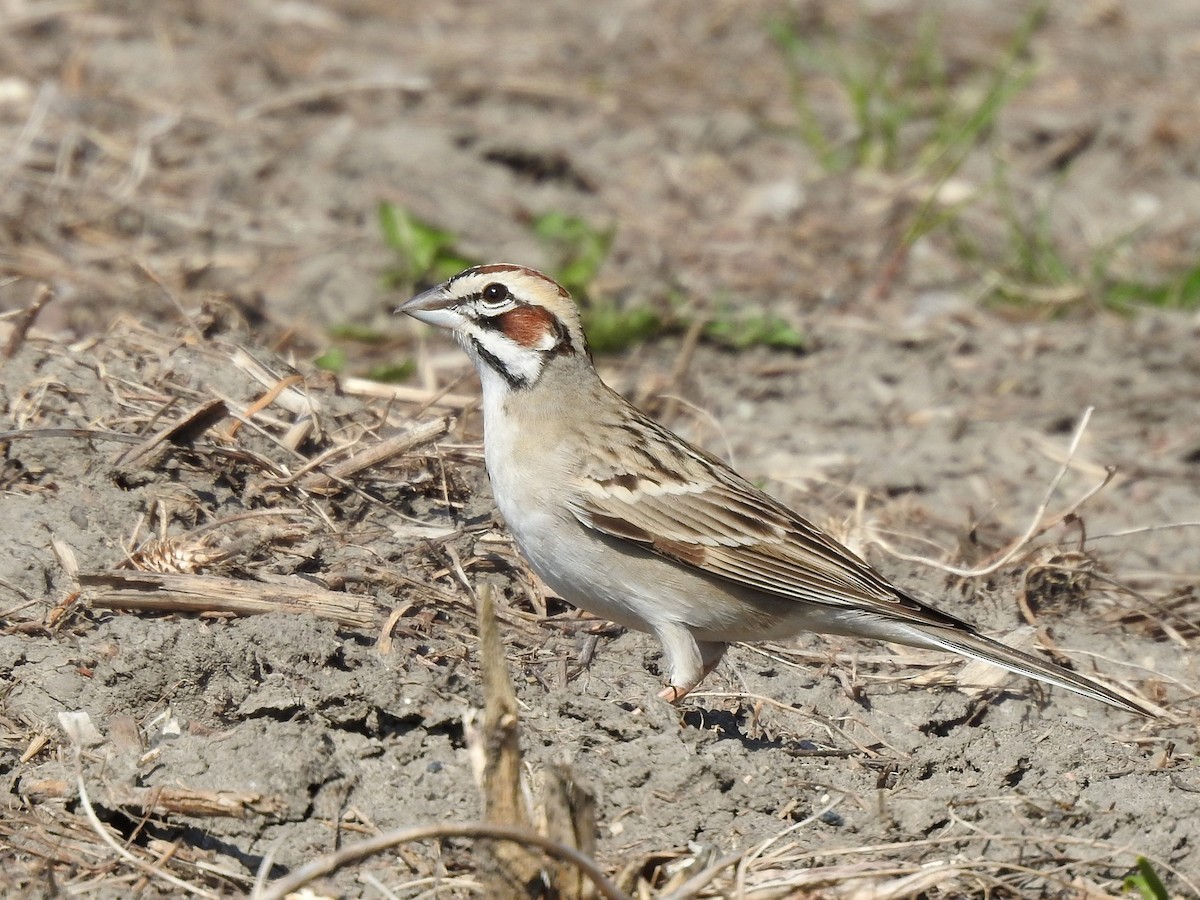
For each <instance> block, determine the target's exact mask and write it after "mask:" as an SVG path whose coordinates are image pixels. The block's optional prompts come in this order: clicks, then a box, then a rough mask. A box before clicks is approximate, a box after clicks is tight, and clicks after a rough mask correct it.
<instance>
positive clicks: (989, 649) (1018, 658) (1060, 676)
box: [914, 626, 1159, 718]
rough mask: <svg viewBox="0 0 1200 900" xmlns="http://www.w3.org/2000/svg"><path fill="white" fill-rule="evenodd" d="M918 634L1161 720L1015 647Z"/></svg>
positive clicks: (947, 634) (971, 637) (955, 633)
mask: <svg viewBox="0 0 1200 900" xmlns="http://www.w3.org/2000/svg"><path fill="white" fill-rule="evenodd" d="M914 631H917V632H919V634H920V635H921V637H922V638H923V639H924V640H923V641H922V643H923V644H924V645H925V646H930V645H932V646H935V647H938V648H941V649H943V650H949V651H951V652H953V653H958V654H961V655H962V656H966V657H969V658H971V659H981V660H983V661H984V662H989V663H991V664H992V665H996V666H1000V668H1002V669H1007V670H1008V671H1010V672H1016V673H1017V674H1018V675H1024V676H1025V677H1027V678H1034V679H1036V680H1038V681H1044V682H1046V683H1047V684H1052V685H1054V686H1056V687H1060V688H1063V689H1065V690H1068V691H1073V692H1074V693H1076V694H1081V695H1082V696H1084V697H1091V698H1092V699H1093V700H1099V701H1100V702H1101V703H1107V704H1108V705H1109V706H1115V707H1117V708H1118V709H1123V710H1126V711H1127V712H1131V713H1137V714H1138V715H1141V716H1147V717H1149V718H1157V717H1158V715H1159V712H1158V711H1157V710H1155V709H1153V708H1152V707H1150V706H1147V705H1145V704H1143V703H1142V702H1140V701H1138V700H1134V699H1132V698H1129V697H1124V696H1122V695H1121V694H1118V693H1117V692H1116V691H1113V690H1110V689H1109V688H1106V687H1105V686H1104V685H1102V684H1100V683H1099V682H1096V681H1093V680H1092V679H1090V678H1086V677H1084V676H1083V675H1077V674H1076V673H1074V672H1072V671H1070V670H1069V669H1064V668H1063V667H1062V666H1060V665H1056V664H1055V663H1052V662H1049V661H1048V660H1044V659H1038V658H1037V657H1036V656H1030V655H1029V654H1028V653H1022V652H1021V651H1020V650H1014V649H1013V648H1012V647H1008V646H1006V645H1004V644H1001V643H1000V642H998V641H994V640H992V639H991V638H986V637H984V636H983V635H981V634H972V633H971V632H967V631H959V630H953V629H949V628H946V629H942V628H934V627H929V626H923V627H920V628H917V629H914ZM925 641H928V644H925Z"/></svg>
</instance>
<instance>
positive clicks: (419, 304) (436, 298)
mask: <svg viewBox="0 0 1200 900" xmlns="http://www.w3.org/2000/svg"><path fill="white" fill-rule="evenodd" d="M454 303H455V298H454V297H453V296H451V295H450V294H449V292H447V290H446V286H445V285H444V284H439V285H438V286H437V287H435V288H430V289H429V290H427V291H425V292H424V293H421V294H417V296H415V297H413V298H412V299H411V300H409V301H408V302H407V303H405V304H404V305H402V306H400V307H399V308H397V309H396V312H398V313H404V314H405V315H408V316H412V317H413V318H414V319H417V320H419V321H421V322H425V323H426V324H429V325H436V326H437V327H439V328H449V329H451V330H456V329H457V328H458V327H459V325H460V324H461V323H462V320H463V317H462V315H461V314H460V313H459V312H458V311H457V310H455V309H454Z"/></svg>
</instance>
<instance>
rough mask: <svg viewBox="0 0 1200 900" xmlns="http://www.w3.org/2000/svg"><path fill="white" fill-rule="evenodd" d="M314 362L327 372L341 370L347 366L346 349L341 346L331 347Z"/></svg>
mask: <svg viewBox="0 0 1200 900" xmlns="http://www.w3.org/2000/svg"><path fill="white" fill-rule="evenodd" d="M313 363H314V364H315V365H316V367H317V368H318V369H324V370H325V371H326V372H341V371H342V370H343V369H345V368H346V351H345V350H343V349H342V348H341V347H330V348H329V349H328V350H326V351H325V352H324V353H322V354H321V355H320V356H318V357H317V358H316V359H315V360H313Z"/></svg>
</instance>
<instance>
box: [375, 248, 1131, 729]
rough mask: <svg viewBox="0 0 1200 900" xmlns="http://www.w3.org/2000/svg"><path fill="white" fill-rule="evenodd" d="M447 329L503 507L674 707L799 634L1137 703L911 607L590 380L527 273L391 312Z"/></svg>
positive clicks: (720, 466)
mask: <svg viewBox="0 0 1200 900" xmlns="http://www.w3.org/2000/svg"><path fill="white" fill-rule="evenodd" d="M397 311H398V312H403V313H407V314H408V315H410V316H413V317H414V318H416V319H419V320H421V321H422V322H427V323H429V324H430V325H436V326H439V327H441V328H445V329H448V330H449V331H451V332H453V334H454V337H455V338H456V339H457V340H458V343H459V344H460V345H461V346H462V348H463V349H464V350H465V351H466V352H467V354H468V355H469V356H470V357H471V359H472V361H473V362H474V363H475V367H476V369H477V370H478V372H479V378H480V381H481V382H482V386H483V401H482V405H483V424H484V456H485V459H486V461H487V470H488V475H489V477H490V478H491V483H492V490H493V492H494V494H495V499H496V505H497V506H498V507H499V509H500V513H501V514H502V515H503V516H504V520H505V522H506V523H507V524H508V527H509V529H510V530H511V531H512V535H513V537H514V538H515V539H516V542H517V546H518V547H519V548H520V550H521V552H522V554H523V555H524V556H525V558H526V559H527V560H528V562H529V564H530V566H531V567H532V568H533V570H534V571H535V572H536V573H537V574H538V575H539V576H540V577H541V578H542V580H544V581H545V582H546V584H548V585H549V586H550V587H551V588H552V589H553V590H554V591H556V592H557V593H559V594H560V595H562V596H563V597H564V598H565V599H567V600H568V601H570V602H571V603H574V604H576V605H577V606H580V607H582V608H583V609H586V610H588V611H589V612H592V613H594V614H595V615H598V616H601V617H603V618H606V619H610V620H612V621H614V622H616V623H618V624H620V625H624V626H626V627H628V628H633V629H636V630H638V631H647V632H650V633H652V634H653V635H654V636H655V637H657V638H658V640H659V642H660V643H661V644H662V647H663V651H664V653H665V655H666V662H667V668H668V670H669V683H668V686H667V687H666V688H665V689H664V690H663V691H662V693H661V694H660V696H661V697H662V698H663V699H665V700H667V701H669V702H671V703H676V702H678V701H679V700H680V699H682V698H683V697H684V696H685V695H686V694H687V693H688V692H689V691H690V690H692V689H693V688H694V687H696V685H697V684H699V683H700V680H701V679H702V678H704V676H705V675H707V674H708V673H709V672H710V671H712V669H713V668H714V667H715V666H716V665H717V663H718V661H719V660H720V659H721V655H722V654H723V653H724V652H725V649H726V647H728V646H729V644H730V643H731V642H733V641H760V640H777V639H781V638H788V637H792V636H794V635H796V634H799V633H801V632H804V631H816V632H822V633H826V634H840V635H850V636H854V637H866V638H874V639H878V640H886V641H895V642H897V643H901V644H908V645H910V646H914V647H922V648H932V649H938V650H949V651H952V652H955V653H959V654H962V655H963V656H967V657H971V658H974V659H982V660H986V661H987V662H990V663H993V664H995V665H997V666H1001V667H1003V668H1005V669H1008V670H1011V671H1013V672H1017V673H1019V674H1021V675H1026V676H1029V677H1030V678H1036V679H1039V680H1041V681H1045V682H1048V683H1050V684H1052V685H1057V686H1058V687H1062V688H1066V689H1067V690H1070V691H1074V692H1075V693H1078V694H1082V695H1083V696H1085V697H1092V698H1094V699H1096V700H1100V701H1103V702H1105V703H1108V704H1111V705H1113V706H1116V707H1119V708H1121V709H1124V710H1128V711H1131V712H1137V713H1143V714H1146V715H1153V712H1152V711H1151V710H1149V709H1148V708H1147V707H1144V706H1143V705H1142V704H1140V703H1139V702H1137V701H1135V700H1132V699H1127V698H1125V697H1123V696H1121V695H1119V694H1117V693H1116V692H1114V691H1112V690H1110V689H1108V688H1107V687H1104V686H1103V685H1101V684H1099V683H1097V682H1095V681H1092V680H1091V679H1089V678H1085V677H1084V676H1082V675H1077V674H1076V673H1074V672H1071V671H1069V670H1067V669H1064V668H1062V667H1060V666H1057V665H1054V664H1053V663H1050V662H1046V661H1043V660H1040V659H1037V658H1035V657H1033V656H1029V655H1027V654H1025V653H1022V652H1020V651H1017V650H1014V649H1011V648H1009V647H1007V646H1004V645H1003V644H1000V643H997V642H996V641H993V640H991V639H989V638H986V637H984V636H983V635H981V634H978V633H977V632H976V631H975V629H974V628H973V627H972V626H970V625H968V624H967V623H965V622H963V621H961V620H959V619H956V618H954V617H953V616H950V615H947V614H946V613H943V612H940V611H939V610H936V609H934V608H932V607H930V606H927V605H926V604H924V603H921V602H919V601H917V600H916V599H914V598H913V597H912V596H910V595H909V594H907V593H905V592H904V591H903V590H901V589H900V588H898V587H895V586H894V585H892V584H891V583H889V582H888V581H887V580H886V579H885V578H883V576H881V575H880V574H879V573H878V572H876V571H875V570H874V569H873V568H871V566H869V565H868V564H867V563H865V562H864V561H863V560H861V559H859V558H858V557H857V556H856V555H855V554H854V553H852V552H851V551H850V550H848V549H846V548H845V547H843V546H842V545H841V544H839V543H838V542H837V541H835V540H833V539H832V538H830V537H829V536H827V535H825V534H823V533H822V532H821V531H820V530H819V529H817V528H815V527H814V526H813V525H812V524H811V523H809V522H808V521H807V520H806V519H804V518H803V517H802V516H800V515H799V514H797V513H795V512H793V511H792V510H790V509H788V508H787V507H786V506H784V505H783V504H782V503H780V502H779V501H777V500H774V499H773V498H771V497H769V496H767V495H766V494H764V493H763V492H762V491H760V490H759V489H758V488H756V487H755V486H754V485H752V484H751V483H750V482H749V481H747V480H746V479H744V478H742V477H741V476H740V475H738V474H737V473H736V472H735V471H733V470H732V469H731V468H729V467H728V466H727V465H725V464H724V463H723V462H721V461H720V460H719V459H717V458H716V457H714V456H712V455H711V454H709V453H706V452H705V451H703V450H701V449H699V448H697V447H694V446H692V445H691V444H689V443H688V442H687V441H685V440H683V439H682V438H680V437H679V436H677V435H675V434H673V433H672V432H670V431H668V430H667V429H666V428H664V427H663V426H662V425H659V424H658V423H657V422H654V421H652V420H651V419H649V418H647V417H646V416H644V415H643V414H642V413H640V412H638V410H637V409H635V408H634V407H633V406H632V405H630V404H629V403H628V402H627V401H626V400H625V399H624V398H623V397H621V396H620V395H619V394H617V393H616V392H615V391H613V390H612V389H611V388H609V387H608V386H607V385H606V384H605V383H604V382H603V381H601V380H600V376H599V374H598V373H597V372H596V369H595V367H594V366H593V364H592V358H591V354H590V352H589V351H588V346H587V340H586V339H585V337H584V333H583V326H582V323H581V319H580V315H579V310H578V309H577V308H576V306H575V304H574V302H573V301H572V300H571V297H570V295H569V294H568V293H567V292H566V291H565V290H564V289H563V288H562V287H560V286H559V285H557V284H555V283H554V281H552V280H551V279H549V278H547V277H546V276H545V275H542V274H541V273H539V272H535V271H533V270H532V269H528V268H525V267H523V266H515V265H507V264H495V265H486V266H477V267H475V268H471V269H467V270H466V271H464V272H461V273H460V274H458V275H456V276H455V277H453V278H451V279H450V280H449V281H447V282H445V283H444V284H442V285H440V286H438V287H436V288H433V289H432V290H429V291H426V292H425V293H423V294H420V295H419V296H417V297H414V298H413V299H411V300H409V301H408V302H407V303H405V304H404V305H403V306H401V307H400V308H399V310H397Z"/></svg>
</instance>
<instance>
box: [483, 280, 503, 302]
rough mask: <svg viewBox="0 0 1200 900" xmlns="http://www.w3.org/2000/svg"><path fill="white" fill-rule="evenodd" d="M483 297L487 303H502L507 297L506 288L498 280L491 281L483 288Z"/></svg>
mask: <svg viewBox="0 0 1200 900" xmlns="http://www.w3.org/2000/svg"><path fill="white" fill-rule="evenodd" d="M483 299H484V300H486V301H487V302H488V303H502V302H503V301H505V300H507V299H508V288H506V287H505V286H504V285H502V284H501V283H500V282H498V281H493V282H492V283H491V284H489V285H488V286H487V287H485V288H484V289H483Z"/></svg>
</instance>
